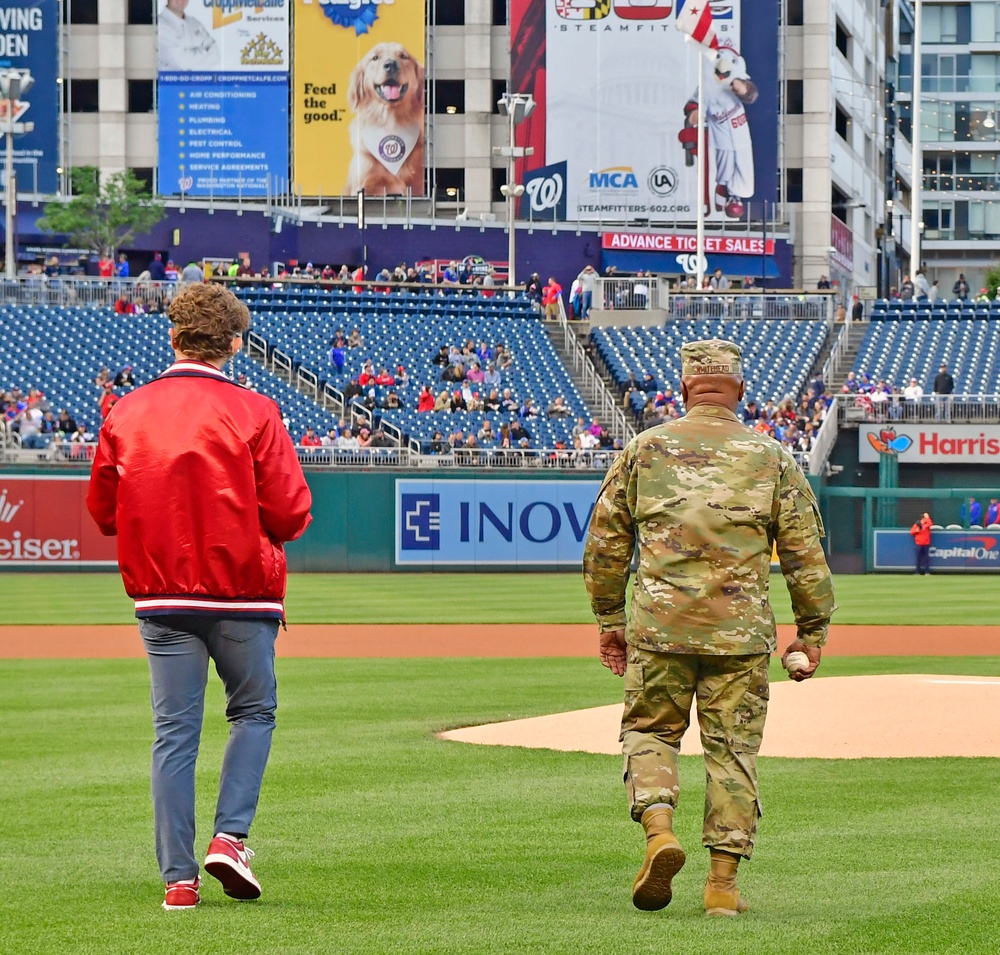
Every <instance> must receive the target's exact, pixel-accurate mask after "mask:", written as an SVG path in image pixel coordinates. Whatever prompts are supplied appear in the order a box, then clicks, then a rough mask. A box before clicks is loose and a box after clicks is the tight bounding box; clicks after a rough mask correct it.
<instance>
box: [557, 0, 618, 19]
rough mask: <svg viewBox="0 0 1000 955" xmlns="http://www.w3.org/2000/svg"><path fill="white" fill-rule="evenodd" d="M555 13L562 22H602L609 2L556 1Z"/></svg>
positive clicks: (597, 0)
mask: <svg viewBox="0 0 1000 955" xmlns="http://www.w3.org/2000/svg"><path fill="white" fill-rule="evenodd" d="M556 13H558V14H559V16H561V17H562V18H563V19H564V20H603V19H604V18H605V17H606V16H607V15H608V14H609V13H611V0H556Z"/></svg>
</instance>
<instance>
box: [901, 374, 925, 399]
mask: <svg viewBox="0 0 1000 955" xmlns="http://www.w3.org/2000/svg"><path fill="white" fill-rule="evenodd" d="M923 396H924V389H923V388H921V387H920V383H919V382H918V381H917V379H916V378H911V379H910V383H909V384H908V385H907V386H906V387H905V388H904V389H903V397H904V398H905V399H906V400H907V401H919V400H920V399H921V398H923Z"/></svg>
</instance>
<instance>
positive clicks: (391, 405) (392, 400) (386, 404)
mask: <svg viewBox="0 0 1000 955" xmlns="http://www.w3.org/2000/svg"><path fill="white" fill-rule="evenodd" d="M382 407H383V408H384V409H385V410H386V411H396V410H397V409H398V408H401V407H402V402H401V401H400V400H399V392H398V391H396V389H395V388H390V389H389V393H388V394H387V395H386V396H385V401H383V402H382Z"/></svg>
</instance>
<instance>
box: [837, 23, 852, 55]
mask: <svg viewBox="0 0 1000 955" xmlns="http://www.w3.org/2000/svg"><path fill="white" fill-rule="evenodd" d="M835 35H836V43H837V49H838V50H840V52H841V53H843V54H844V59H845V60H850V59H851V34H850V33H848V32H847V28H846V27H845V26H844V24H842V23H841V22H840V20H837V28H836V34H835Z"/></svg>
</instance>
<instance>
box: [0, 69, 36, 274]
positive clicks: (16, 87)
mask: <svg viewBox="0 0 1000 955" xmlns="http://www.w3.org/2000/svg"><path fill="white" fill-rule="evenodd" d="M33 83H34V80H33V79H32V78H31V73H30V72H29V71H28V70H3V71H0V99H2V104H3V123H2V124H0V133H2V134H3V135H4V137H6V163H5V166H4V176H5V179H6V194H5V196H4V206H5V209H6V218H5V234H4V247H5V251H6V256H5V259H4V276H5V277H6V278H8V279H13V278H16V277H17V270H16V268H15V264H14V247H15V245H16V242H15V241H14V210H15V208H16V206H17V178H16V177H15V175H14V137H15V136H20V135H22V134H24V133H30V132H31V131H32V130H33V129H34V128H35V124H34V123H18V122H15V120H16V119H17V115H15V113H17V114H18V115H20V113H23V112H24V110H26V109H27V108H28V104H27V103H24V102H22V100H21V97H22V96H24V94H25V93H27V92H28V90H29V89H31V86H32V84H33ZM22 106H23V107H24V109H20V107H22Z"/></svg>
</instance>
